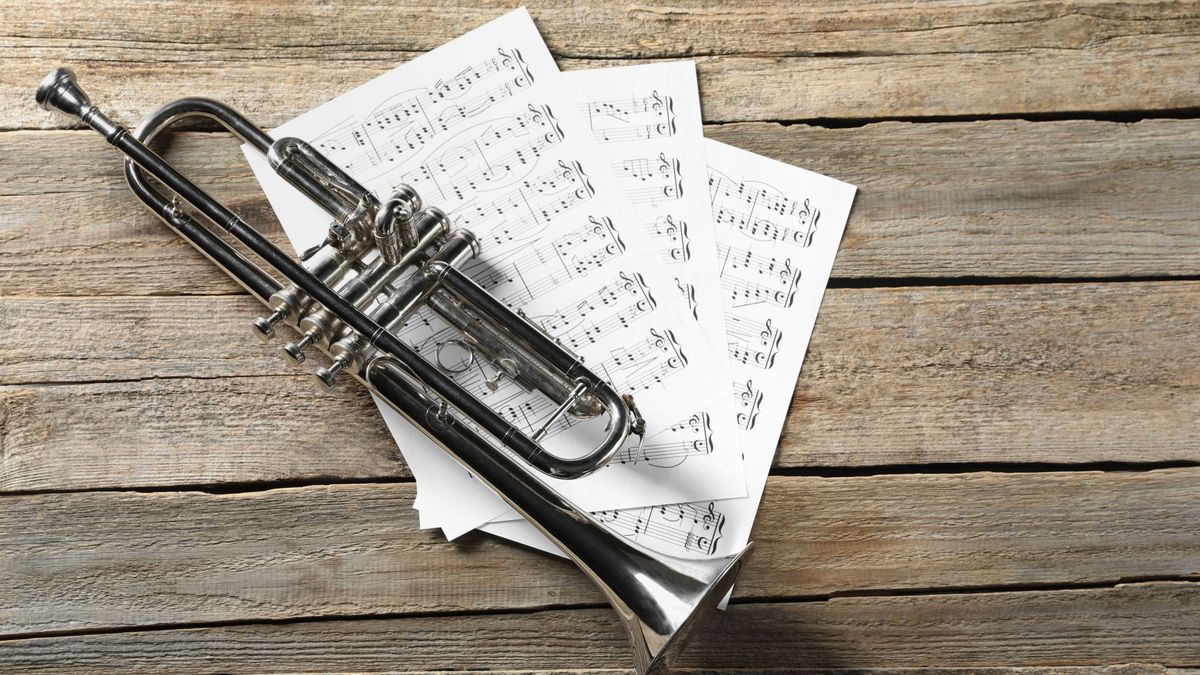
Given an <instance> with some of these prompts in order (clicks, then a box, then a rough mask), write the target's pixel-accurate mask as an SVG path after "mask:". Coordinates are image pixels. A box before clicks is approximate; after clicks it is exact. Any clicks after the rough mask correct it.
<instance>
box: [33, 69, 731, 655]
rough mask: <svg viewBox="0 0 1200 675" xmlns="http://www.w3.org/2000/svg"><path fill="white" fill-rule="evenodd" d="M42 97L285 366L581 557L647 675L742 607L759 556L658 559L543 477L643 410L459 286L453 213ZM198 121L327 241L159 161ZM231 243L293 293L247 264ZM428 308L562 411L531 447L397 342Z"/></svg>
mask: <svg viewBox="0 0 1200 675" xmlns="http://www.w3.org/2000/svg"><path fill="white" fill-rule="evenodd" d="M36 99H37V103H38V105H40V106H41V107H42V108H43V109H46V110H58V111H60V112H62V113H65V114H66V115H67V116H68V117H70V118H73V119H75V120H79V121H81V122H83V124H85V125H87V126H88V127H91V128H92V129H93V130H95V131H96V132H98V133H100V134H101V135H102V136H104V138H105V139H106V140H107V141H108V142H109V143H110V144H112V145H113V146H115V147H116V148H117V149H118V150H120V151H121V152H122V153H124V155H125V157H126V160H125V177H126V179H127V180H128V182H129V187H130V188H131V189H132V190H133V193H134V194H135V195H136V196H137V197H138V199H140V200H141V201H142V202H143V203H144V204H145V205H146V207H147V208H149V209H150V210H151V211H152V212H153V213H154V214H155V215H156V216H158V218H159V219H160V220H162V221H163V222H164V223H166V224H167V225H168V226H169V227H170V228H171V229H173V230H175V232H176V233H177V234H179V235H180V236H182V237H183V238H184V239H186V240H188V241H189V242H191V244H192V245H193V246H195V247H196V248H197V249H199V250H200V252H201V253H203V254H204V255H206V256H207V257H208V258H209V259H210V260H212V261H213V262H214V263H216V264H217V266H218V267H220V268H221V269H223V270H224V271H225V272H226V273H227V274H229V276H231V277H232V278H233V279H234V280H235V281H237V282H238V283H239V284H241V285H242V286H243V287H245V288H246V290H247V291H249V292H250V293H251V294H252V295H254V296H255V297H256V298H258V299H259V300H261V301H262V302H263V303H264V304H265V305H266V306H267V308H268V310H269V314H268V315H267V316H264V317H260V318H258V319H255V320H254V322H253V328H254V330H255V332H256V333H257V334H258V335H259V336H260V337H262V338H263V339H270V338H272V337H274V336H275V333H276V329H277V327H279V326H280V324H286V325H287V326H290V327H292V328H293V329H295V330H296V331H297V333H298V334H299V335H300V337H299V339H297V340H296V341H294V342H288V343H286V344H284V345H283V347H282V349H281V352H282V354H283V355H284V356H285V357H286V358H288V359H289V360H291V361H293V362H296V363H302V362H304V361H305V360H306V359H307V358H308V356H307V351H306V350H308V349H309V348H316V349H319V350H321V351H323V352H325V353H326V354H327V356H328V358H329V364H328V365H326V366H324V367H322V368H319V369H318V370H317V371H316V373H315V377H316V379H317V381H318V382H319V383H320V385H321V386H322V387H333V386H334V385H335V383H336V382H337V378H338V374H339V373H340V372H342V371H346V372H349V373H351V374H352V375H353V376H354V377H356V378H357V379H358V380H360V381H361V382H362V383H363V384H365V385H366V386H367V388H368V389H370V390H371V391H372V392H373V393H375V394H377V395H378V396H379V397H380V398H382V399H383V400H385V401H387V403H388V404H389V405H390V406H391V407H392V408H394V409H395V410H396V411H397V412H399V413H400V414H402V415H404V416H405V417H406V418H408V420H409V421H410V422H412V423H413V424H414V425H416V426H417V427H418V428H420V429H421V430H422V431H424V432H425V433H426V434H427V435H428V436H429V437H430V438H432V439H433V440H434V441H436V442H437V443H438V444H439V445H440V446H441V447H442V448H443V449H445V451H446V452H448V453H449V454H450V456H451V457H453V458H454V459H455V460H457V461H458V462H459V463H460V464H462V465H463V466H464V467H466V468H467V469H468V470H469V471H470V472H471V473H472V474H474V475H475V476H477V477H478V478H479V479H480V480H482V481H484V482H485V483H487V484H488V485H489V486H490V487H491V488H492V489H493V490H494V491H495V492H496V493H497V494H499V495H500V496H502V497H503V498H504V499H505V501H507V502H508V503H509V504H511V505H512V506H513V508H515V509H516V510H517V511H519V512H520V513H521V515H523V516H524V517H525V518H526V520H528V521H529V522H530V523H532V524H533V525H534V526H536V527H537V528H538V529H539V530H541V532H542V533H543V534H545V535H546V536H547V537H549V538H550V539H551V540H552V541H553V542H554V543H555V544H557V545H558V547H559V548H561V549H562V550H563V551H564V552H565V553H566V554H567V555H568V556H570V558H571V559H572V560H573V561H575V564H576V565H578V566H579V567H580V569H582V570H583V572H584V573H585V574H587V575H588V577H589V578H591V579H592V581H594V582H595V583H596V585H597V586H599V588H600V590H601V591H602V592H603V593H604V595H605V596H606V597H607V598H608V601H609V602H610V603H611V604H612V606H613V608H614V609H615V610H616V611H617V615H618V616H619V617H620V619H621V623H622V624H623V625H624V627H625V630H626V632H627V633H628V636H629V641H630V643H631V644H632V646H633V652H634V661H635V664H636V667H637V672H638V673H651V672H661V670H662V669H665V667H666V665H667V664H668V663H669V661H670V660H671V658H672V657H673V655H674V654H676V653H678V651H679V649H680V648H681V647H682V646H683V644H684V642H685V639H686V637H687V635H688V633H690V632H691V629H692V628H694V627H695V626H697V625H698V624H699V623H701V620H702V618H703V617H704V616H705V615H706V614H707V613H709V612H710V611H712V610H713V608H714V607H715V606H716V604H717V603H718V602H719V601H720V600H721V598H722V597H723V596H724V595H725V594H726V593H727V592H728V591H729V588H730V587H731V586H732V585H733V581H734V579H735V578H736V577H737V574H738V572H739V571H740V570H741V567H742V565H743V563H744V562H745V560H746V557H747V554H748V553H749V552H750V550H751V548H752V547H753V544H751V545H750V546H747V547H746V548H745V549H744V550H743V551H742V552H741V553H739V554H737V555H733V556H729V557H725V558H719V559H711V560H687V559H682V558H675V557H670V556H664V555H659V554H656V553H653V552H651V551H649V550H647V549H645V548H643V547H641V546H639V545H637V544H635V543H633V542H631V541H629V540H627V539H625V538H624V537H622V536H619V535H617V534H615V533H613V532H611V531H610V530H608V529H606V528H605V527H604V526H602V525H601V524H600V523H599V522H598V521H597V520H596V519H595V518H593V517H592V516H591V515H589V514H588V513H586V512H584V511H582V510H580V509H579V508H578V507H576V506H575V505H574V504H572V503H571V502H570V501H569V500H567V499H566V498H565V497H563V496H562V495H561V494H559V493H558V492H556V491H555V490H554V489H552V488H550V487H549V486H548V485H547V484H546V483H544V482H543V481H542V480H540V479H539V478H538V477H537V475H536V474H535V473H534V471H533V470H534V469H536V470H537V471H540V472H542V473H544V474H547V475H550V476H555V477H558V478H576V477H579V476H583V475H586V474H588V473H590V472H592V471H595V470H596V469H598V468H600V467H602V466H604V465H605V464H606V463H608V461H609V460H610V459H612V457H613V456H614V455H615V454H616V453H617V452H618V451H619V450H620V449H621V448H622V446H623V445H624V443H625V441H626V439H627V438H628V437H629V436H630V434H636V435H639V436H640V435H642V434H643V433H644V432H645V423H644V421H643V420H642V419H641V417H640V415H639V414H638V411H637V408H636V407H635V406H634V404H633V400H632V398H631V397H629V396H620V395H618V394H617V392H616V391H615V390H614V389H613V387H612V386H611V385H609V384H608V383H606V382H604V381H603V380H602V379H601V378H599V377H598V376H597V375H596V374H595V373H593V372H592V371H590V370H589V369H588V368H587V367H585V366H584V365H583V363H582V362H581V361H580V359H579V358H578V357H576V356H575V355H573V354H572V353H570V352H569V351H567V350H566V349H564V348H563V347H562V346H561V345H560V344H559V343H558V342H556V341H555V340H554V339H553V338H551V337H550V336H548V335H547V334H546V333H545V332H543V330H542V329H541V328H540V327H539V326H537V325H536V324H534V323H532V322H530V321H529V320H527V319H526V318H525V317H524V315H523V314H521V313H520V312H516V313H514V312H512V311H511V310H509V309H508V308H507V307H506V306H505V305H504V304H502V303H501V302H500V301H498V300H497V299H496V298H494V297H492V296H491V295H490V294H489V293H488V292H487V291H485V290H483V289H482V288H480V287H479V286H478V285H477V284H475V283H474V282H473V281H472V280H471V279H470V278H469V277H467V276H466V275H465V274H464V273H463V272H462V271H461V269H460V267H461V266H462V265H463V264H464V263H465V262H466V261H468V260H470V259H471V258H473V257H474V256H475V255H478V253H479V242H478V240H477V239H476V238H475V236H474V235H472V234H471V233H470V232H469V231H467V230H462V229H457V230H455V229H451V224H450V219H449V218H448V217H447V216H446V214H445V213H443V212H442V211H440V210H438V209H436V208H433V207H423V206H422V204H421V200H420V198H419V197H418V195H417V193H416V192H415V191H414V190H413V189H412V188H409V187H407V186H403V187H401V188H400V189H399V190H397V191H396V193H395V194H393V195H391V196H390V197H388V198H387V199H386V200H384V201H382V202H380V201H379V199H377V198H376V197H375V195H374V194H373V193H371V192H370V191H369V190H367V189H366V188H365V187H363V186H362V185H360V184H359V183H358V182H357V181H355V180H354V179H353V178H351V177H350V176H348V175H346V173H345V172H344V171H342V170H341V169H340V168H339V167H337V166H336V165H334V164H333V163H332V162H331V161H329V159H327V158H326V157H324V156H323V155H322V154H321V153H320V152H318V151H317V150H315V149H314V148H313V147H312V146H310V145H309V144H307V143H305V142H304V141H302V140H300V139H296V138H281V139H279V140H275V139H273V138H272V137H271V136H269V135H267V134H266V133H264V132H263V131H262V130H261V129H259V128H258V127H256V126H254V125H253V124H251V123H250V122H249V121H248V120H246V118H244V117H242V116H241V115H240V114H239V113H238V112H237V111H235V110H233V109H231V108H229V107H228V106H225V105H223V104H221V103H218V102H216V101H212V100H208V99H203V98H185V99H181V100H178V101H175V102H174V103H170V104H168V105H166V106H164V107H163V108H161V109H159V110H158V111H157V112H155V113H154V114H152V115H151V116H150V117H149V118H147V119H146V120H145V121H144V122H143V123H142V124H141V126H140V127H138V129H137V130H136V131H134V132H130V131H129V130H128V129H125V128H124V127H121V126H119V125H117V124H115V123H114V122H112V121H111V120H110V119H109V118H108V117H107V116H105V115H104V113H103V112H101V111H100V110H99V109H98V108H96V107H95V106H93V105H92V103H91V101H90V100H89V99H88V96H87V94H85V93H84V91H83V90H82V89H81V88H80V87H79V85H78V84H77V83H76V81H75V75H74V73H72V72H71V71H70V70H67V69H59V70H55V71H54V72H52V73H50V74H49V75H48V76H47V77H46V78H45V79H44V80H43V81H42V83H41V85H40V86H39V87H38V90H37V96H36ZM196 117H203V118H208V119H211V120H215V121H216V122H218V123H220V124H221V125H222V126H224V127H225V128H226V129H228V130H229V131H230V132H232V133H233V134H234V135H236V136H237V137H239V138H240V139H241V140H242V141H243V142H245V143H247V144H248V145H250V146H252V147H254V148H255V149H257V150H258V151H259V152H261V153H263V154H264V155H266V156H267V158H268V160H269V161H270V163H271V166H272V167H273V168H274V169H275V171H276V172H278V174H279V175H280V176H282V177H283V178H284V179H285V180H287V181H288V183H290V184H291V185H293V186H295V187H296V188H298V189H299V190H300V191H301V192H302V193H304V194H305V195H307V196H308V197H309V198H310V199H312V200H313V201H314V202H316V203H317V204H319V205H320V206H321V207H323V208H324V209H325V210H326V211H327V212H328V213H329V214H330V216H332V219H333V220H332V224H331V225H330V228H329V234H328V237H327V239H326V240H325V242H324V243H323V244H322V245H320V246H317V247H315V248H313V249H311V250H309V251H307V252H305V253H304V254H302V255H301V256H300V258H299V259H298V260H297V259H295V258H293V257H292V256H290V255H288V254H287V253H285V252H283V251H282V250H280V249H279V248H278V247H276V246H275V245H273V244H272V243H271V242H270V241H268V240H267V239H266V238H265V237H263V236H262V235H261V234H259V233H258V232H257V231H256V230H255V229H254V228H252V227H250V226H248V225H247V224H246V223H245V222H244V221H243V220H242V219H241V218H239V217H238V216H237V215H235V214H234V213H233V212H232V211H230V210H229V209H227V208H226V207H224V206H222V205H221V204H220V203H219V202H217V201H216V200H215V199H213V198H212V197H211V196H210V195H208V194H207V193H206V192H204V191H203V190H201V189H200V188H198V187H196V185H195V184H193V183H192V182H191V181H189V180H188V179H187V178H186V177H184V176H183V175H182V174H180V173H179V172H178V171H176V170H175V168H173V167H172V166H171V165H170V164H168V163H167V162H166V161H165V160H163V158H162V157H160V156H159V155H158V154H156V153H155V152H154V151H153V150H151V149H150V148H149V147H148V146H147V144H149V143H150V142H151V141H153V139H154V138H155V137H156V136H158V135H159V133H160V132H161V131H163V130H164V129H166V128H167V127H169V126H170V125H172V124H173V123H175V122H178V121H180V120H183V119H186V118H196ZM150 177H153V178H154V179H156V180H157V181H158V182H159V183H161V185H162V186H165V187H166V188H167V189H168V190H169V191H170V196H168V195H166V194H164V193H163V192H161V191H160V188H159V187H158V186H157V185H152V184H151V182H150V180H149V179H150ZM197 215H199V216H201V217H202V218H203V220H198V219H197V217H196V216H197ZM221 231H224V232H226V233H228V234H229V235H231V236H232V237H233V238H235V239H236V240H237V241H239V242H240V243H241V244H242V245H243V246H244V247H245V248H246V249H247V250H249V251H250V252H252V253H253V254H254V255H256V256H257V257H258V258H259V259H261V260H262V261H264V262H266V263H267V265H268V266H269V267H270V268H273V269H274V270H275V272H276V273H278V274H279V275H281V276H282V277H283V278H284V280H285V281H279V280H277V279H276V278H275V277H274V276H272V275H271V274H268V273H267V272H266V271H264V269H263V268H262V267H260V266H259V265H258V264H256V263H254V262H251V261H250V260H249V259H248V258H247V257H246V256H245V255H243V254H242V253H241V252H239V251H238V250H237V249H235V248H234V247H233V246H232V245H231V244H230V243H229V242H228V241H226V239H225V238H224V236H223V235H221V234H220V232H221ZM421 306H427V307H429V308H430V309H431V310H432V311H433V312H434V313H436V314H437V315H438V316H440V317H441V318H442V319H444V320H445V321H446V322H447V323H448V324H450V325H451V326H453V327H454V328H455V329H456V330H457V332H458V333H459V334H461V338H458V339H455V340H452V341H448V342H447V343H443V345H442V346H443V347H444V346H445V345H446V344H448V343H449V342H452V343H454V344H455V346H457V347H458V348H459V349H466V350H468V351H469V353H470V354H471V358H472V359H475V358H479V359H481V360H486V361H488V362H490V363H491V364H492V365H493V366H494V367H495V368H496V371H497V373H500V374H503V375H504V376H505V377H508V378H510V379H512V380H513V381H515V382H516V383H518V384H520V385H521V386H522V387H524V388H526V389H528V390H531V391H537V392H540V393H541V394H542V395H544V396H546V397H547V399H549V401H550V402H552V403H553V404H555V406H556V407H555V408H554V412H553V413H552V414H550V415H549V416H548V419H546V420H545V422H544V423H543V424H542V425H541V428H540V429H538V430H537V431H536V432H534V433H533V434H531V435H530V434H526V433H525V432H524V431H522V430H521V429H518V428H516V427H514V426H513V425H512V424H510V423H509V422H508V421H507V420H505V419H504V418H503V417H502V416H501V415H499V414H497V413H496V412H495V411H493V410H492V409H491V408H490V407H488V406H487V405H485V404H483V403H482V402H481V401H479V400H478V399H477V398H476V397H474V396H473V395H471V394H470V393H469V392H468V391H467V390H465V389H464V388H462V387H461V386H460V385H459V384H458V383H456V382H455V380H454V379H453V378H452V377H451V374H452V373H450V372H448V371H447V368H446V367H445V364H443V363H441V362H442V360H443V359H442V355H441V350H440V348H439V352H438V354H437V358H435V359H434V361H436V362H437V363H431V362H430V361H429V360H427V359H426V358H425V357H423V356H421V355H420V354H418V353H417V352H416V351H414V350H413V349H412V348H411V347H409V346H408V345H407V344H405V343H403V342H402V341H401V340H399V339H398V338H397V337H396V336H395V335H394V334H393V333H392V330H393V329H395V328H396V327H398V326H399V325H400V324H401V323H402V322H403V321H404V320H405V318H406V317H408V316H410V315H411V314H412V312H414V311H415V310H417V309H418V308H419V307H421ZM498 376H499V375H498ZM600 415H606V416H607V426H606V427H605V428H604V437H603V438H602V439H601V440H600V442H599V444H598V445H597V446H596V447H595V449H594V450H592V451H591V452H590V453H588V454H587V455H585V456H582V457H573V458H566V457H562V456H560V455H557V454H553V453H551V452H549V451H547V450H546V449H544V448H543V447H542V445H541V444H539V440H540V439H541V438H542V436H544V435H545V433H546V431H547V430H548V429H549V428H550V426H551V425H552V424H555V423H556V422H560V421H562V420H565V419H567V418H575V419H585V418H595V417H597V416H600Z"/></svg>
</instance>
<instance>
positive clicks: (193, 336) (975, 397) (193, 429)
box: [0, 282, 1200, 490]
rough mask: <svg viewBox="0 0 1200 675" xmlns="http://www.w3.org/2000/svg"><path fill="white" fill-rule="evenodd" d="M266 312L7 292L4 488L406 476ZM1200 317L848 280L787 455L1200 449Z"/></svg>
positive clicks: (1099, 296)
mask: <svg viewBox="0 0 1200 675" xmlns="http://www.w3.org/2000/svg"><path fill="white" fill-rule="evenodd" d="M254 309H255V304H254V302H253V301H252V300H250V299H249V298H248V297H244V296H219V297H138V298H127V297H114V298H7V299H3V300H2V301H0V330H3V331H4V333H5V335H7V336H8V338H9V339H8V340H7V341H6V343H5V344H3V345H0V381H6V382H10V383H14V384H13V385H11V386H9V387H7V388H5V389H4V390H3V391H0V411H2V414H3V422H4V423H3V425H2V431H3V433H2V434H0V489H5V490H45V489H81V488H101V487H118V486H126V487H130V486H150V485H176V484H202V483H219V482H234V483H240V482H246V481H261V480H286V479H295V480H312V479H313V478H315V477H319V476H329V477H338V478H372V477H395V476H405V475H407V472H406V469H404V468H403V466H401V465H399V459H398V458H397V456H396V453H395V448H394V444H393V442H392V441H391V440H390V438H389V437H388V436H387V435H386V431H385V430H384V426H383V423H382V420H380V418H379V416H378V413H377V412H376V411H374V410H373V409H372V405H371V404H370V403H369V401H368V399H367V397H366V396H365V395H364V394H363V393H362V392H361V391H360V388H358V387H355V386H346V387H344V388H342V389H339V390H337V391H335V392H333V393H330V394H325V395H315V394H311V393H309V390H310V387H309V385H308V383H307V382H305V381H303V380H304V378H303V376H302V375H301V374H300V373H299V372H298V371H297V370H295V369H293V368H292V367H291V366H289V365H288V364H286V363H284V362H283V361H282V360H281V359H279V358H278V357H277V356H276V355H275V354H274V353H273V351H272V349H273V348H272V347H270V346H264V345H261V344H260V343H259V342H258V341H256V340H254V339H252V338H250V337H249V333H250V331H249V330H248V329H247V321H248V318H249V317H250V316H252V312H253V310H254ZM1197 315H1200V283H1198V282H1156V283H1113V284H1037V285H1024V286H1023V285H997V286H984V287H972V286H962V287H958V286H945V287H927V288H894V289H834V290H831V291H829V292H828V293H827V294H826V296H825V301H824V304H823V306H822V309H821V314H820V316H819V318H818V320H817V327H816V331H815V333H814V336H813V340H812V344H811V348H810V350H809V353H808V356H807V358H806V360H805V366H804V370H803V372H802V374H801V377H800V383H799V385H798V387H797V389H796V392H795V397H794V400H793V403H792V409H791V414H790V416H789V418H788V421H787V424H786V425H785V428H784V433H783V437H782V440H781V443H780V449H779V454H778V458H777V464H778V465H780V466H786V467H815V466H875V465H892V464H929V463H958V462H961V463H974V462H1055V463H1079V462H1102V461H1108V462H1114V461H1115V462H1170V461H1191V462H1195V461H1200V455H1198V454H1197V449H1198V448H1200V424H1197V420H1198V419H1200V370H1197V369H1198V367H1200V358H1198V356H1200V336H1198V334H1197V332H1196V330H1195V317H1196V316H1197ZM314 367H315V366H314ZM335 419H336V420H346V421H347V423H346V424H344V425H337V426H331V425H329V424H328V423H327V422H325V421H326V420H335ZM310 434H311V440H310V441H305V437H306V435H310Z"/></svg>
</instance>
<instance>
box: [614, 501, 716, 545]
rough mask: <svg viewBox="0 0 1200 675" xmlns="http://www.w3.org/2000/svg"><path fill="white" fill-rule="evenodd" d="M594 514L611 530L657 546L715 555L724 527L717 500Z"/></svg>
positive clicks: (645, 543) (639, 541)
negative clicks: (715, 501)
mask: <svg viewBox="0 0 1200 675" xmlns="http://www.w3.org/2000/svg"><path fill="white" fill-rule="evenodd" d="M592 515H594V516H596V518H597V519H598V520H599V521H600V522H601V523H603V524H604V525H605V526H607V527H608V528H609V529H611V530H612V531H614V532H616V533H618V534H620V535H622V536H624V537H626V538H628V539H631V540H633V541H636V542H638V543H641V544H644V545H647V546H650V547H651V548H655V549H658V550H670V551H675V552H677V553H693V554H703V555H712V554H713V553H715V552H716V550H717V543H718V541H720V539H721V536H722V533H721V531H722V529H723V528H724V527H725V515H724V514H722V513H721V512H720V511H718V510H717V506H716V504H715V503H714V502H707V503H695V504H669V505H663V506H647V507H644V508H639V509H624V510H620V511H597V512H594V513H593V514H592Z"/></svg>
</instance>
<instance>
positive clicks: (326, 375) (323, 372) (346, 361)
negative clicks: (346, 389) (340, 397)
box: [313, 353, 354, 391]
mask: <svg viewBox="0 0 1200 675" xmlns="http://www.w3.org/2000/svg"><path fill="white" fill-rule="evenodd" d="M353 358H354V357H352V356H351V355H350V354H348V353H344V354H341V355H340V356H338V357H337V358H336V359H334V360H333V363H331V364H329V367H328V368H318V369H317V372H315V373H313V377H314V378H315V379H316V381H317V384H318V385H319V387H320V389H321V390H323V391H329V390H331V389H333V388H334V387H336V386H337V374H338V373H340V372H341V371H342V369H343V368H345V367H346V366H348V365H350V362H351V361H352V360H353Z"/></svg>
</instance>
